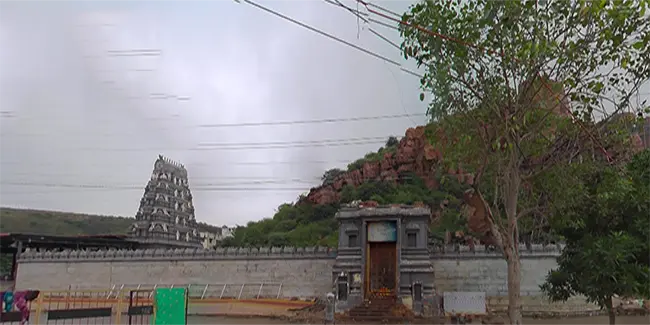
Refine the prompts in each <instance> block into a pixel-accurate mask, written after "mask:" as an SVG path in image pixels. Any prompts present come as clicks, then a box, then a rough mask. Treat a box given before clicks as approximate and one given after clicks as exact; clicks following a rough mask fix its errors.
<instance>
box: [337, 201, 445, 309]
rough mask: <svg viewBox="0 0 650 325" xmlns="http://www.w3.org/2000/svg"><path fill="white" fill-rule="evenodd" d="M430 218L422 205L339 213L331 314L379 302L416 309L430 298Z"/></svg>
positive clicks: (357, 207) (359, 207) (359, 206)
mask: <svg viewBox="0 0 650 325" xmlns="http://www.w3.org/2000/svg"><path fill="white" fill-rule="evenodd" d="M430 216H431V210H430V209H429V208H427V207H423V206H405V205H391V206H376V205H375V206H368V205H366V206H364V205H363V204H357V205H350V206H346V207H343V208H342V209H341V210H339V212H338V213H337V214H336V219H337V220H338V221H339V243H338V255H337V257H336V262H335V264H334V268H333V279H334V282H335V284H336V291H335V292H336V298H337V299H336V300H337V303H336V309H337V312H342V311H345V310H349V309H351V308H353V307H355V306H358V305H360V304H362V303H363V302H367V301H373V300H381V299H384V300H385V299H395V300H396V301H399V302H401V303H403V304H410V303H412V307H413V310H414V311H417V310H421V309H422V301H423V299H424V297H425V296H431V295H433V281H434V274H433V266H432V264H431V258H430V256H429V250H428V247H427V242H428V232H429V218H430Z"/></svg>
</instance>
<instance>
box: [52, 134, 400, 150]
mask: <svg viewBox="0 0 650 325" xmlns="http://www.w3.org/2000/svg"><path fill="white" fill-rule="evenodd" d="M390 137H391V136H385V137H367V138H346V139H322V140H308V141H287V142H248V143H204V144H199V146H198V147H194V148H98V147H91V148H83V147H81V148H62V149H57V150H68V149H71V150H79V151H111V152H122V151H124V152H133V151H174V152H178V151H219V150H271V149H287V148H311V147H339V146H353V145H368V144H385V143H386V141H387V140H388V138H390ZM396 138H398V139H399V138H401V137H396Z"/></svg>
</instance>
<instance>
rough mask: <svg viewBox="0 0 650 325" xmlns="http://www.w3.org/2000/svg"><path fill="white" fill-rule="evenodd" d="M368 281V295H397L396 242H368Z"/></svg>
mask: <svg viewBox="0 0 650 325" xmlns="http://www.w3.org/2000/svg"><path fill="white" fill-rule="evenodd" d="M368 253H369V254H368V261H367V263H368V265H367V268H366V270H367V272H368V273H367V274H368V277H367V279H368V281H367V283H366V297H369V298H379V297H391V296H396V295H397V244H396V243H394V242H392V243H391V242H383V243H369V244H368Z"/></svg>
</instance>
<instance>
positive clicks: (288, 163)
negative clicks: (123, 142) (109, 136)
mask: <svg viewBox="0 0 650 325" xmlns="http://www.w3.org/2000/svg"><path fill="white" fill-rule="evenodd" d="M352 161H354V159H352V160H343V159H342V160H305V161H290V160H287V161H230V162H223V161H221V162H219V164H216V163H193V164H191V165H190V166H189V167H190V168H191V167H218V166H223V165H241V166H256V165H262V166H267V165H305V164H339V163H345V164H348V163H350V162H352ZM30 163H31V161H30V162H25V161H0V165H30V166H52V165H53V163H52V162H43V161H38V162H37V164H30ZM61 165H65V166H69V164H67V163H65V164H61ZM83 165H84V166H105V167H108V166H115V163H106V164H95V163H91V164H83ZM124 166H141V165H139V164H126V165H123V164H120V167H124ZM186 167H187V166H186Z"/></svg>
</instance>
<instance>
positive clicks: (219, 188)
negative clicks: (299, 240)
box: [0, 182, 309, 192]
mask: <svg viewBox="0 0 650 325" xmlns="http://www.w3.org/2000/svg"><path fill="white" fill-rule="evenodd" d="M0 185H13V186H26V187H50V188H75V189H111V190H124V191H136V190H137V191H144V188H145V186H119V185H117V186H116V185H94V184H63V183H58V184H56V183H27V182H0ZM190 190H191V191H192V192H213V191H303V192H304V191H308V190H309V188H298V187H222V186H206V187H194V188H192V189H190Z"/></svg>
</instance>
